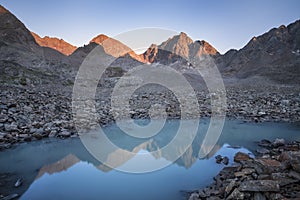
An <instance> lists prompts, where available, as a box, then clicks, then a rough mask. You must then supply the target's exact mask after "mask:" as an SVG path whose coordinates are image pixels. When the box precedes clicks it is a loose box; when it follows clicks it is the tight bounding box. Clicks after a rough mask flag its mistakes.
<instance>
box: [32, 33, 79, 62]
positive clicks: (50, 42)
mask: <svg viewBox="0 0 300 200" xmlns="http://www.w3.org/2000/svg"><path fill="white" fill-rule="evenodd" d="M31 34H32V36H33V37H34V39H35V41H36V43H38V44H39V45H40V46H42V47H49V48H52V49H55V50H57V51H59V52H60V53H62V54H64V55H67V56H68V55H71V54H72V53H73V52H74V51H75V50H76V49H77V47H76V46H73V45H71V44H70V43H68V42H66V41H64V40H63V39H58V38H55V37H49V36H45V37H43V38H41V37H40V36H39V35H38V34H36V33H34V32H31Z"/></svg>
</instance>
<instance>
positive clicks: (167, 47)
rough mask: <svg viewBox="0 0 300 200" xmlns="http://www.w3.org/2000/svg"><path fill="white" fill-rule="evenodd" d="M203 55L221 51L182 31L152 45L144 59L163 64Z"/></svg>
mask: <svg viewBox="0 0 300 200" xmlns="http://www.w3.org/2000/svg"><path fill="white" fill-rule="evenodd" d="M203 55H210V56H213V57H215V56H218V55H220V54H219V52H218V51H217V50H216V49H215V48H214V47H213V46H211V45H210V44H209V43H208V42H206V41H204V40H202V41H199V40H197V41H195V42H194V41H193V40H192V39H191V38H190V37H188V36H187V34H186V33H183V32H181V33H180V34H179V35H176V36H174V37H172V38H169V39H168V40H167V41H165V42H163V43H162V44H160V45H158V46H157V45H154V44H153V45H151V46H150V47H149V48H148V50H147V51H146V52H145V53H144V54H143V56H144V59H145V60H146V61H147V62H149V63H153V62H160V63H162V64H170V63H174V62H176V61H179V60H180V61H185V62H186V63H187V61H188V60H191V59H193V58H195V57H201V56H203Z"/></svg>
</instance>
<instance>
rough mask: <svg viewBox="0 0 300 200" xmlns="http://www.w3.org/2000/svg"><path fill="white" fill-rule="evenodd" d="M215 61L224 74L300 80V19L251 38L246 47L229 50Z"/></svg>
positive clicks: (288, 81) (238, 76)
mask: <svg viewBox="0 0 300 200" xmlns="http://www.w3.org/2000/svg"><path fill="white" fill-rule="evenodd" d="M216 62H217V64H218V66H219V69H220V71H221V72H222V73H223V74H225V75H229V76H232V75H233V76H235V77H237V78H242V79H244V78H249V77H253V76H261V77H265V78H268V79H270V80H272V81H275V82H278V83H293V82H294V83H300V79H299V75H300V20H297V21H296V22H294V23H291V24H290V25H288V26H284V25H282V26H280V27H278V28H273V29H271V30H270V31H268V32H267V33H265V34H263V35H261V36H258V37H253V38H252V39H251V40H250V41H249V42H248V44H247V45H246V46H245V47H243V48H242V49H240V50H229V51H228V52H226V53H225V54H224V55H222V56H220V57H219V58H218V59H216Z"/></svg>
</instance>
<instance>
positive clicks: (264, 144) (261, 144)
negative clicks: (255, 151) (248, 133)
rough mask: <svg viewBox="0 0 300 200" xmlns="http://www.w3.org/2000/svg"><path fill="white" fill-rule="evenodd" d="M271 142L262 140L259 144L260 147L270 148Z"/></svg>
mask: <svg viewBox="0 0 300 200" xmlns="http://www.w3.org/2000/svg"><path fill="white" fill-rule="evenodd" d="M271 144H272V143H271V141H269V140H266V139H264V140H261V141H260V142H259V143H258V146H262V147H270V146H271Z"/></svg>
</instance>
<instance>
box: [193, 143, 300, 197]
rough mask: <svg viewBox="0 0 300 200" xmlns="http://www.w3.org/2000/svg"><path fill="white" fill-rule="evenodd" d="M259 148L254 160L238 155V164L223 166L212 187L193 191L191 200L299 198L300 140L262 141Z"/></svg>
mask: <svg viewBox="0 0 300 200" xmlns="http://www.w3.org/2000/svg"><path fill="white" fill-rule="evenodd" d="M258 145H259V146H260V147H259V148H258V149H257V151H256V154H257V156H256V157H255V158H252V157H250V156H249V155H248V154H245V153H242V152H238V153H237V154H236V155H235V157H234V162H235V164H233V165H232V166H229V167H224V168H223V170H222V171H221V172H220V173H219V174H218V175H217V176H215V177H214V183H213V184H212V185H210V186H207V187H206V188H204V189H200V190H198V191H195V192H192V193H191V194H190V197H189V200H199V199H215V200H217V199H228V200H230V199H232V200H235V199H241V200H243V199H254V200H265V199H272V200H275V199H299V198H300V141H293V142H289V143H287V142H285V141H284V140H283V139H276V140H275V141H273V142H271V141H268V140H262V141H260V142H259V143H258ZM219 160H220V156H217V157H216V162H218V161H219Z"/></svg>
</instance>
